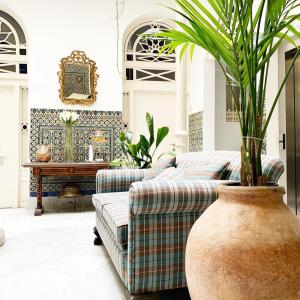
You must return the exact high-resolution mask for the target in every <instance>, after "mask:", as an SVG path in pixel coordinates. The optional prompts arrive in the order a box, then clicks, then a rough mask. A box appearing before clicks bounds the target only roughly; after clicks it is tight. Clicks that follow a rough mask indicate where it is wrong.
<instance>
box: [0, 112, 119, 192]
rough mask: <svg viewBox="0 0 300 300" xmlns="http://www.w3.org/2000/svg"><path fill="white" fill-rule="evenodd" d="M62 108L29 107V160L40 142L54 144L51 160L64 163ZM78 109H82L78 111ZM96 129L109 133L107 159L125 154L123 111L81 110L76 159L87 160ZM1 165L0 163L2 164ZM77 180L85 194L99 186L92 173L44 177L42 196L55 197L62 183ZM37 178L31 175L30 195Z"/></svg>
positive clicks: (76, 129)
mask: <svg viewBox="0 0 300 300" xmlns="http://www.w3.org/2000/svg"><path fill="white" fill-rule="evenodd" d="M61 112H62V110H58V109H35V108H34V109H31V110H30V120H31V122H30V124H31V125H30V149H29V151H30V152H29V153H30V161H35V157H36V146H37V145H40V144H48V145H53V146H52V147H51V146H50V148H51V161H52V162H57V163H63V162H64V161H65V158H64V147H63V145H64V138H65V135H64V130H63V127H62V125H61V121H60V119H59V114H60V113H61ZM78 113H79V112H78ZM96 129H100V130H101V131H102V132H103V133H104V136H105V137H106V139H107V141H106V149H105V151H106V152H105V157H106V159H107V161H111V160H113V159H114V158H118V157H121V156H122V150H121V146H120V145H119V143H118V140H119V135H120V132H121V131H122V130H123V122H122V113H121V112H119V111H94V110H82V111H80V117H79V119H78V121H77V124H76V125H75V127H74V128H73V146H74V161H76V162H84V161H87V160H88V145H89V144H91V137H92V136H93V135H94V132H95V130H96ZM0 167H1V166H0ZM70 181H71V182H76V183H77V184H79V186H80V189H81V190H82V191H83V192H84V194H85V195H86V194H88V195H90V194H92V193H94V191H95V189H96V183H95V178H94V177H93V176H87V177H86V176H85V177H74V176H72V178H71V179H68V178H66V177H45V178H43V196H44V197H56V196H57V195H58V194H59V193H60V192H61V189H62V187H63V186H64V185H65V184H66V183H68V182H70ZM36 183H37V182H36V178H35V177H34V176H33V175H32V174H31V175H30V196H31V197H36Z"/></svg>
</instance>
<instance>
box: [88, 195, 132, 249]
mask: <svg viewBox="0 0 300 300" xmlns="http://www.w3.org/2000/svg"><path fill="white" fill-rule="evenodd" d="M93 204H94V206H95V207H96V209H97V211H98V213H100V214H101V215H102V217H103V218H104V220H105V221H106V223H107V225H108V227H109V228H110V230H111V231H112V234H113V235H114V238H115V239H116V241H118V243H119V245H120V246H121V247H122V248H123V249H126V247H127V240H128V219H129V214H128V192H122V193H106V194H105V193H103V194H95V195H93Z"/></svg>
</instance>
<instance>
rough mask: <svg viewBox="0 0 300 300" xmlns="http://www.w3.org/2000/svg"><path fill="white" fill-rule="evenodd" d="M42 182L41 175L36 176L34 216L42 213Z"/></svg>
mask: <svg viewBox="0 0 300 300" xmlns="http://www.w3.org/2000/svg"><path fill="white" fill-rule="evenodd" d="M42 197H43V182H42V176H36V209H35V212H34V215H35V216H41V215H42V214H43V213H44V207H43V198H42Z"/></svg>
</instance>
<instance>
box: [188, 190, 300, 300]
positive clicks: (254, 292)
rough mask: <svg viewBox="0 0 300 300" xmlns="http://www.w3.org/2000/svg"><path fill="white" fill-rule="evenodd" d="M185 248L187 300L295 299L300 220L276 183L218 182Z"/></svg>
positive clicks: (299, 290)
mask: <svg viewBox="0 0 300 300" xmlns="http://www.w3.org/2000/svg"><path fill="white" fill-rule="evenodd" d="M218 193H219V199H218V200H217V201H216V202H214V203H213V204H212V205H211V206H210V207H209V208H208V209H207V210H206V211H205V212H204V213H203V215H202V216H201V217H200V218H199V219H198V220H197V221H196V223H195V224H194V226H193V227H192V229H191V232H190V235H189V237H188V242H187V248H186V277H187V283H188V288H189V292H190V295H191V298H192V299H193V300H217V299H224V300H231V299H232V300H252V299H253V300H255V299H260V300H271V299H272V300H292V299H293V300H294V299H300V221H299V219H298V218H297V217H296V216H295V215H294V213H293V212H292V211H291V210H290V209H289V208H288V207H287V206H286V204H285V203H284V202H283V195H284V193H285V191H284V188H282V187H276V186H273V187H240V186H221V187H219V188H218Z"/></svg>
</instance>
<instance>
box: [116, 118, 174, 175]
mask: <svg viewBox="0 0 300 300" xmlns="http://www.w3.org/2000/svg"><path fill="white" fill-rule="evenodd" d="M146 123H147V127H148V131H149V138H148V139H147V138H146V137H145V135H143V134H141V135H140V139H139V142H138V143H136V144H134V143H133V141H132V138H133V134H132V132H129V131H122V132H121V133H120V137H119V141H120V145H121V149H122V152H123V156H124V158H122V159H115V160H113V161H112V162H111V166H113V167H120V166H125V167H127V168H139V169H148V168H151V166H152V162H153V157H154V155H155V153H156V151H157V148H158V147H159V145H160V144H161V142H162V141H163V140H164V139H165V137H166V136H167V135H168V133H169V127H166V126H164V127H160V128H158V129H157V133H156V137H155V135H154V121H153V116H152V115H151V114H149V113H148V112H147V113H146ZM153 147H154V148H153Z"/></svg>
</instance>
